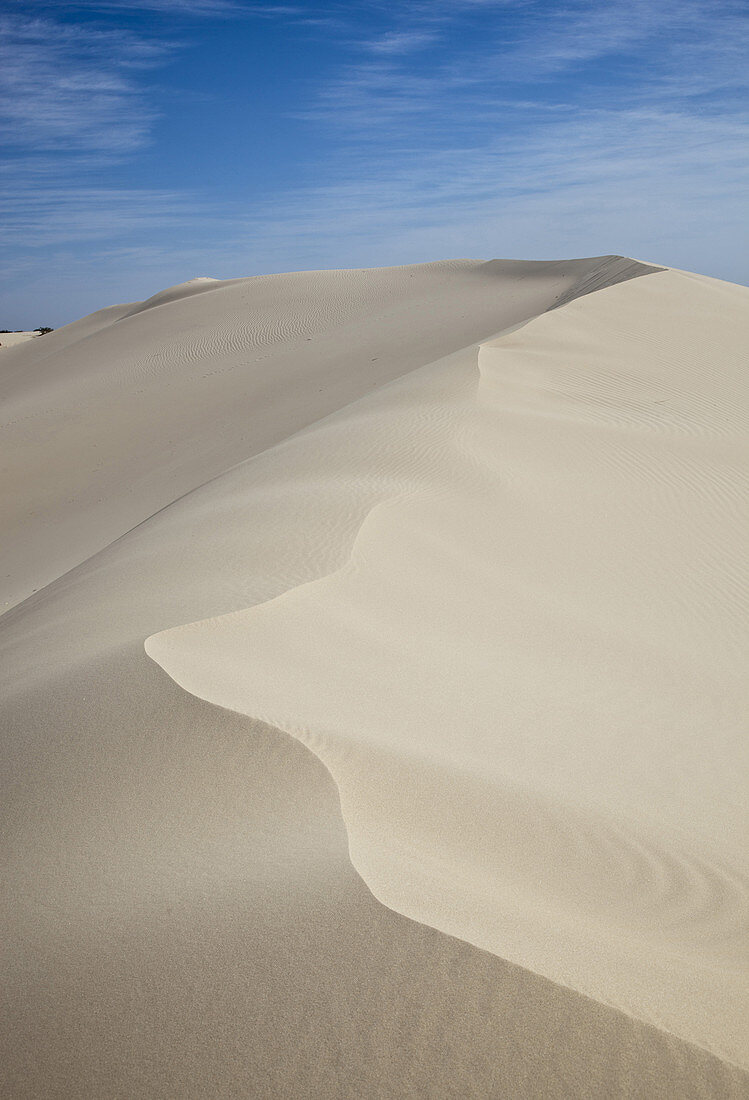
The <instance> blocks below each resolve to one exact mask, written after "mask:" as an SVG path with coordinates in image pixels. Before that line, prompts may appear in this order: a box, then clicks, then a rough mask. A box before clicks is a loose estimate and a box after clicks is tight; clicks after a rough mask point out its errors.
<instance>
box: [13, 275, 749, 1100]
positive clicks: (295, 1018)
mask: <svg viewBox="0 0 749 1100" xmlns="http://www.w3.org/2000/svg"><path fill="white" fill-rule="evenodd" d="M633 276H645V277H633ZM622 280H624V281H622ZM593 292H594V293H593ZM580 295H583V296H582V297H581V296H580ZM747 298H749V292H747V291H746V290H744V289H742V288H738V287H733V286H730V285H727V284H722V283H717V282H715V281H713V280H706V279H702V278H698V277H695V276H691V275H686V274H683V273H678V272H672V271H661V270H658V269H655V268H650V267H647V266H646V265H639V264H635V263H634V262H633V261H622V260H620V259H617V258H615V257H614V258H611V257H606V258H602V259H601V258H599V259H595V260H586V261H572V262H570V263H567V264H559V263H556V264H547V265H545V264H520V263H511V262H494V263H492V264H478V263H475V262H468V261H461V262H458V263H452V264H444V265H440V264H437V265H427V266H423V267H419V268H401V269H386V270H384V271H374V272H354V273H351V272H338V273H316V274H305V275H298V276H297V275H294V276H275V277H272V278H270V279H267V280H266V279H262V280H234V281H231V282H229V283H215V282H213V281H208V280H196V281H194V282H193V283H191V284H185V285H184V286H183V287H178V288H172V289H171V290H169V291H165V292H163V294H161V295H157V296H155V297H154V298H153V299H150V300H148V301H147V302H144V303H139V304H137V305H136V306H132V305H131V306H128V307H115V308H114V309H112V310H109V311H103V312H102V313H101V314H97V315H94V316H93V317H92V318H87V319H84V321H81V322H78V323H77V324H76V325H72V326H68V328H67V329H62V330H59V331H58V332H56V333H53V334H49V335H48V336H47V337H45V339H44V341H34V342H33V344H29V345H26V346H25V347H21V348H18V349H17V350H13V349H10V350H9V351H7V352H6V353H4V356H3V361H2V364H0V371H2V379H3V386H4V392H7V393H8V400H7V403H4V406H3V407H4V410H5V413H4V415H5V418H6V423H9V422H10V421H13V422H14V423H13V425H11V427H12V429H13V430H12V431H10V432H8V433H7V434H6V439H7V441H8V442H7V444H6V447H7V450H6V452H5V454H6V455H7V458H6V461H7V462H8V465H9V466H10V467H11V469H12V470H13V472H14V474H13V479H12V480H11V479H9V480H8V482H6V484H7V486H8V497H7V504H6V503H5V502H4V511H3V521H4V534H5V531H6V530H7V532H8V539H7V541H5V540H4V557H5V561H6V562H7V564H5V563H4V566H5V567H4V569H3V571H2V572H3V576H4V578H5V584H6V588H5V596H4V599H5V600H7V602H8V603H9V604H11V603H14V602H16V603H17V606H15V607H13V608H12V609H11V610H9V611H7V612H6V613H5V615H3V616H2V619H0V647H1V648H2V658H3V668H4V673H5V674H6V675H7V683H6V686H5V687H4V690H3V704H2V729H3V741H4V755H5V769H4V778H3V783H4V792H3V806H4V813H5V824H4V835H5V836H6V837H7V838H8V844H7V846H6V848H7V852H8V856H9V859H8V867H7V878H6V881H7V883H8V889H7V891H6V893H5V906H6V912H7V924H6V927H7V929H8V935H7V936H6V937H5V939H6V945H7V946H9V948H10V950H9V951H8V952H7V967H6V980H5V989H6V990H7V995H6V998H5V1011H6V1022H5V1025H4V1035H5V1038H6V1051H5V1053H6V1057H5V1058H4V1059H3V1062H4V1071H5V1073H6V1074H7V1075H8V1085H7V1088H8V1091H9V1093H10V1094H11V1095H18V1096H42V1095H44V1096H69V1095H81V1096H97V1097H98V1096H124V1095H127V1096H142V1097H147V1096H148V1097H152V1096H165V1097H166V1096H174V1095H185V1096H206V1095H210V1096H237V1095H253V1096H267V1097H277V1096H300V1097H322V1096H325V1097H328V1096H340V1097H354V1096H383V1097H385V1096H387V1097H397V1096H424V1095H429V1096H440V1097H441V1096H445V1097H448V1096H450V1097H452V1096H455V1097H458V1096H461V1097H464V1096H475V1097H483V1096H498V1097H500V1096H502V1097H504V1096H512V1097H541V1096H544V1097H547V1096H548V1097H560V1098H561V1097H570V1096H576V1097H577V1096H581V1097H583V1096H585V1097H600V1096H609V1095H610V1096H627V1097H630V1096H640V1097H643V1098H645V1097H656V1096H658V1097H692V1096H694V1097H698V1096H699V1097H716V1098H717V1097H724V1096H736V1097H739V1096H743V1095H746V1094H747V1089H748V1087H749V1079H748V1078H747V1076H746V1074H745V1073H744V1072H743V1071H742V1068H741V1067H742V1066H746V1062H747V1048H746V1046H745V1043H744V1041H743V1040H744V1036H743V1033H742V1029H741V1012H742V1004H743V1005H744V1011H745V1005H746V1000H745V998H746V988H747V980H746V979H747V970H746V962H745V961H742V958H741V950H742V947H743V948H744V949H745V946H746V923H747V886H746V878H745V877H742V875H745V873H746V865H745V858H744V843H745V838H746V832H745V829H744V828H743V826H744V825H745V822H743V823H742V820H741V815H742V808H743V807H745V804H746V802H745V775H746V771H745V770H744V771H743V773H742V768H741V753H742V749H743V744H742V741H741V733H740V729H739V721H740V714H741V711H740V708H741V703H742V699H741V695H742V678H741V660H742V656H744V655H745V648H744V646H743V641H742V635H741V626H742V618H741V608H740V599H741V596H742V588H741V582H742V565H743V562H742V557H741V541H740V529H739V526H738V524H739V517H740V497H739V492H740V475H741V464H740V451H741V444H742V437H741V433H742V431H744V432H745V428H746V425H745V422H743V423H742V419H741V412H740V410H741V403H740V402H741V393H742V390H741V386H742V385H743V384H744V383H743V381H742V379H741V377H740V354H739V353H740V350H741V346H742V344H741V341H742V335H741V332H740V324H742V323H745V319H746V305H747ZM549 311H550V312H549ZM526 322H527V323H526ZM500 330H504V334H503V335H500V336H499V337H496V338H494V339H492V338H491V337H492V336H493V334H495V333H497V332H499V331H500ZM41 345H43V347H42V346H41ZM316 345H318V346H316ZM42 351H43V352H44V355H42V354H41V353H42ZM256 351H257V352H258V354H257V355H256V354H255V352H256ZM266 354H267V359H263V358H261V356H263V355H266ZM383 360H384V365H383ZM386 383H387V384H386ZM374 391H376V392H374ZM24 418H25V419H24ZM32 460H33V461H32ZM34 463H35V464H36V465H34ZM229 467H231V468H229ZM96 478H100V481H98V482H96V487H95V488H94V487H93V483H94V482H95V481H96ZM100 497H101V499H99V498H100ZM176 498H179V499H176ZM6 518H7V523H6ZM107 544H108V545H107ZM104 547H106V548H104ZM6 575H7V576H6ZM54 578H57V579H54ZM32 588H40V589H42V588H43V590H42V591H39V592H37V593H36V594H35V595H32V596H30V597H28V598H26V599H24V598H23V597H24V595H26V593H27V592H28V591H30V590H31V589H32ZM18 601H22V602H18ZM190 623H191V624H192V625H181V624H190ZM146 639H148V640H147V642H146V646H147V649H148V652H149V654H150V655H151V656H152V657H153V658H154V659H155V660H156V661H158V662H159V664H161V665H162V666H163V667H164V668H165V669H166V670H167V671H168V672H169V673H170V674H171V676H172V677H174V679H176V680H177V681H178V683H179V684H181V685H183V686H184V687H186V688H187V689H188V691H189V692H190V693H191V694H188V693H187V692H184V691H182V690H181V689H180V688H178V687H177V686H176V685H175V684H174V683H173V682H172V680H170V679H169V678H168V677H166V676H165V675H164V674H163V672H162V670H161V669H160V668H158V667H157V666H156V665H155V664H153V663H152V662H150V661H149V660H148V658H147V657H146V655H145V653H144V641H145V640H146ZM196 696H200V697H201V698H196ZM203 699H205V700H208V701H209V702H203V701H202V700H203ZM210 703H218V704H220V706H221V707H223V708H228V709H219V708H218V707H215V706H211V705H210ZM263 723H268V724H263ZM279 727H280V729H285V730H287V731H289V732H291V733H292V734H293V735H294V737H295V738H297V739H298V740H299V741H302V742H303V743H304V744H306V745H307V746H309V747H310V748H312V750H313V752H314V754H315V755H316V756H317V757H319V758H320V760H322V761H323V763H324V764H325V765H326V767H327V769H328V770H329V772H330V774H332V776H333V777H334V779H335V786H334V785H333V783H332V782H331V779H330V776H329V775H328V772H326V771H325V769H324V768H323V767H322V766H321V765H320V763H319V762H318V761H317V760H316V759H315V758H314V756H312V755H311V754H310V753H308V752H307V751H306V750H305V749H304V748H302V747H301V746H300V745H298V744H297V742H295V741H292V740H291V739H289V738H287V737H285V736H284V734H283V733H281V732H280V730H279ZM339 795H340V799H341V810H342V812H343V820H344V821H345V829H344V825H343V822H342V820H341V816H340V810H339V807H338V796H339ZM349 853H350V858H351V860H353V864H354V867H355V868H356V869H357V870H358V871H359V873H360V875H361V876H362V877H361V878H359V877H358V876H357V875H356V874H355V872H354V870H353V868H352V866H351V862H350V861H349ZM742 865H743V868H742ZM362 879H363V881H362ZM365 884H366V885H365ZM367 887H369V888H370V889H371V890H372V891H373V893H374V895H375V896H376V897H377V898H379V899H380V901H383V902H385V905H381V904H380V903H379V902H378V901H376V900H375V898H374V897H373V896H372V894H371V893H370V892H369V891H368V889H367ZM408 918H415V919H408ZM481 949H484V950H481Z"/></svg>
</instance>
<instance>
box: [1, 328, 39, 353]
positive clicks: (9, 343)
mask: <svg viewBox="0 0 749 1100" xmlns="http://www.w3.org/2000/svg"><path fill="white" fill-rule="evenodd" d="M39 335H40V333H39V332H38V330H37V329H34V331H33V332H32V331H31V330H29V331H26V332H21V331H19V332H0V350H2V349H4V348H14V347H16V345H17V344H25V343H26V342H27V341H28V340H34V339H36V338H37V337H38V336H39Z"/></svg>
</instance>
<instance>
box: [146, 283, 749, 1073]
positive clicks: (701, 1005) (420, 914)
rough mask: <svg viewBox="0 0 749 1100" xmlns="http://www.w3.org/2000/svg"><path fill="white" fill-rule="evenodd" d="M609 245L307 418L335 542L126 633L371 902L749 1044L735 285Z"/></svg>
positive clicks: (742, 431) (703, 1040) (696, 1036)
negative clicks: (324, 476) (635, 273)
mask: <svg viewBox="0 0 749 1100" xmlns="http://www.w3.org/2000/svg"><path fill="white" fill-rule="evenodd" d="M623 270H624V269H622V268H621V267H620V268H617V269H616V270H615V271H614V272H613V273H612V272H610V273H609V276H610V277H609V284H610V285H607V286H605V288H604V289H600V290H598V291H597V292H596V293H593V294H591V293H588V294H587V296H585V297H583V298H576V299H575V300H571V299H570V300H566V301H562V302H561V303H560V305H559V306H558V307H557V308H555V309H553V310H552V311H550V312H547V313H544V314H542V315H540V316H539V317H537V318H535V319H534V320H532V321H531V322H529V323H528V324H525V325H524V326H522V327H520V328H517V329H514V330H508V332H506V333H505V334H503V335H500V336H499V337H497V338H496V339H494V340H492V341H489V342H488V343H486V344H484V345H482V347H481V349H480V351H479V354H478V368H479V369H478V376H477V374H476V371H475V358H474V366H473V370H472V371H470V370H468V369H467V367H466V357H465V356H464V357H463V358H462V359H461V358H460V357H458V358H456V359H455V361H454V362H452V363H446V364H440V365H436V366H435V367H433V368H423V369H422V370H421V371H419V372H416V373H415V374H414V375H413V376H411V377H410V378H408V379H403V380H401V381H399V382H397V383H394V384H392V385H391V386H390V387H388V388H387V390H383V391H381V393H380V394H378V395H376V396H375V397H370V398H367V399H366V400H365V401H363V402H360V403H359V404H358V405H357V406H355V407H353V406H352V408H351V409H349V410H344V411H343V412H342V413H340V414H338V415H337V416H336V417H334V418H332V419H331V421H330V422H329V423H327V424H321V425H318V426H317V428H315V429H314V433H315V438H316V439H317V442H318V445H319V447H324V445H325V441H327V445H328V448H329V451H328V453H329V455H330V456H331V463H332V464H333V465H332V467H331V469H335V474H334V477H333V480H332V482H331V483H330V485H329V491H330V498H329V499H326V500H325V503H324V507H325V508H326V509H327V510H328V514H329V516H330V522H329V525H328V528H327V529H328V532H329V535H328V536H320V535H318V536H316V537H317V538H321V537H322V538H323V541H325V539H326V538H329V539H330V540H331V541H332V542H335V541H337V540H340V541H341V542H343V541H344V540H345V539H346V538H350V537H351V530H352V526H353V525H354V524H355V523H358V524H359V526H358V533H357V534H356V538H355V541H354V543H353V546H352V547H351V548H350V554H349V556H348V558H347V560H345V562H343V564H342V566H341V568H340V569H339V570H338V571H337V572H334V573H332V574H330V575H328V576H325V577H323V578H321V579H319V580H314V581H312V582H310V583H305V584H300V586H299V587H297V588H295V589H292V590H290V591H287V592H285V593H284V594H282V595H280V596H278V597H277V598H275V599H272V600H270V601H269V602H268V603H265V604H261V605H259V606H257V607H254V608H249V609H248V610H246V611H241V612H237V613H235V614H232V615H228V616H222V617H220V618H216V619H209V620H206V621H204V622H201V623H194V624H190V625H188V626H183V627H177V628H175V629H173V630H170V631H166V632H164V633H162V634H158V635H154V636H153V637H152V638H149V639H148V641H147V643H146V648H147V652H148V653H149V654H150V655H151V656H152V657H153V658H154V660H156V661H157V662H158V663H159V664H161V665H162V666H163V667H164V668H165V669H166V671H167V672H169V673H170V675H172V676H173V677H174V679H175V680H177V682H178V683H180V684H182V685H183V686H184V687H185V688H187V689H188V690H189V691H191V692H193V693H194V694H196V695H199V696H201V697H202V698H205V699H207V700H209V701H212V702H215V703H218V704H220V705H222V706H225V707H229V708H230V709H234V710H237V711H240V712H243V713H247V714H250V715H252V716H254V717H257V718H261V719H263V720H264V721H267V722H270V723H272V724H275V725H276V726H278V727H280V728H283V729H285V730H287V731H289V732H290V733H292V734H293V735H294V736H296V737H297V738H299V739H300V740H301V741H303V742H304V743H305V744H306V745H308V746H309V747H310V748H311V749H312V751H314V752H315V753H316V754H317V755H319V756H320V758H321V759H322V760H323V761H324V762H325V763H326V765H327V766H328V768H329V769H330V771H331V773H332V774H333V776H334V778H335V779H336V782H337V784H338V787H339V790H340V794H341V804H342V809H343V814H344V818H345V820H346V824H347V828H348V830H349V838H350V846H351V855H352V859H353V861H354V863H355V866H356V867H357V869H358V870H359V871H360V873H361V874H362V876H363V877H364V879H365V881H366V882H367V883H368V885H369V886H370V888H371V889H372V891H373V892H374V894H375V895H376V896H377V897H378V898H379V899H380V900H382V901H383V902H384V903H385V904H387V905H389V906H391V907H392V908H394V909H397V910H398V911H400V912H402V913H405V914H406V915H408V916H410V917H413V918H415V919H418V920H421V921H423V922H425V923H429V924H432V925H434V926H435V927H437V928H440V929H441V930H443V931H446V932H448V933H450V934H452V935H455V936H459V937H462V938H463V939H465V940H468V941H469V942H471V943H474V944H476V945H478V946H480V947H482V948H485V949H487V950H490V951H493V952H495V953H497V954H499V955H501V956H503V957H506V958H508V959H510V960H511V961H513V962H517V963H520V964H521V965H523V966H526V967H528V968H530V969H532V970H535V971H537V972H539V973H542V974H544V975H546V976H547V977H549V978H551V979H553V980H555V981H558V982H560V983H563V984H565V985H568V986H571V987H573V988H575V989H578V990H580V991H582V992H584V993H586V994H587V995H589V996H591V997H594V998H597V999H599V1000H601V1001H604V1002H606V1003H608V1004H612V1005H614V1006H616V1007H618V1008H621V1009H623V1010H624V1011H627V1012H629V1013H631V1014H632V1015H635V1016H638V1017H639V1018H642V1019H645V1020H647V1021H648V1022H650V1023H654V1024H656V1025H657V1026H659V1027H662V1028H664V1029H666V1030H668V1031H670V1032H673V1033H674V1034H676V1035H679V1036H681V1037H682V1038H684V1039H687V1040H689V1041H691V1042H693V1043H696V1044H698V1045H700V1046H703V1047H705V1048H707V1049H709V1050H711V1051H713V1052H714V1053H717V1054H719V1055H720V1056H721V1057H723V1058H725V1059H726V1060H728V1061H731V1062H735V1063H736V1064H739V1065H743V1066H747V1065H749V1045H747V1037H746V1031H745V1027H744V1024H743V1021H744V1020H745V1019H746V1017H747V1014H748V1013H749V959H747V945H748V944H749V875H748V874H747V866H746V859H745V851H746V837H747V821H746V804H747V798H746V775H747V774H749V761H746V763H744V761H745V758H746V744H747V739H746V737H745V733H744V717H745V715H746V712H747V702H748V701H749V700H747V692H746V687H745V680H746V677H745V665H746V656H747V648H748V646H747V637H746V620H747V616H746V611H747V610H749V608H747V599H746V594H747V590H748V588H749V585H748V584H747V568H746V555H745V553H743V548H744V547H745V545H746V535H747V530H746V525H745V510H744V508H743V507H742V506H743V502H744V500H745V492H746V487H747V486H746V477H745V472H746V469H747V465H746V458H747V455H746V438H747V432H746V429H747V423H746V414H745V412H744V411H743V410H744V406H742V404H741V402H740V400H739V399H738V395H739V394H740V393H741V392H742V390H741V386H742V385H745V378H744V364H743V349H744V347H745V341H746V333H745V332H743V333H742V330H741V326H742V325H745V319H746V317H747V315H749V311H748V310H747V305H749V292H747V291H746V290H744V289H743V288H739V287H728V286H727V285H726V284H720V283H717V282H715V281H714V280H709V279H701V278H697V277H694V276H690V275H686V274H683V273H678V272H673V271H665V272H660V273H657V274H654V275H652V276H649V277H648V278H645V279H634V280H631V281H628V282H621V283H619V285H614V284H616V283H617V282H618V280H617V279H616V278H614V275H615V274H617V273H619V274H621V273H622V271H623ZM622 277H623V278H625V277H626V275H622ZM596 278H597V276H596V273H595V272H593V273H591V275H590V278H589V281H590V286H589V288H588V289H589V290H590V289H595V288H596V286H597V285H598V284H597V283H596ZM604 282H605V280H604ZM292 328H293V325H292ZM294 331H295V332H296V331H301V330H294ZM404 441H405V442H404ZM334 484H335V485H339V486H340V488H339V489H338V490H336V491H335V492H334V491H333V488H332V486H333V485H334ZM334 498H335V499H334ZM336 501H337V503H336ZM322 506H323V505H322V504H321V507H322ZM357 514H358V515H359V516H361V520H360V521H358V520H356V516H357ZM290 537H291V533H290ZM328 551H329V547H328ZM310 552H311V553H312V554H314V553H315V552H316V551H315V547H314V546H311V549H310ZM322 556H324V555H323V554H322V553H321V557H322Z"/></svg>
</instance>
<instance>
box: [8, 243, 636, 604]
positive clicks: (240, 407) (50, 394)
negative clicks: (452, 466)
mask: <svg viewBox="0 0 749 1100" xmlns="http://www.w3.org/2000/svg"><path fill="white" fill-rule="evenodd" d="M643 270H645V268H644V267H643V265H641V264H637V263H636V262H634V261H631V260H622V259H621V258H619V257H596V258H593V259H588V260H571V261H559V262H556V263H550V264H538V263H523V262H519V261H511V260H510V261H491V262H489V263H484V262H481V261H478V260H452V261H445V262H443V263H433V264H419V265H412V266H407V267H396V268H376V269H371V270H360V271H313V272H302V273H299V274H291V275H270V276H266V277H262V278H252V279H233V280H228V281H225V282H219V281H217V280H215V279H208V278H205V277H201V278H199V279H195V280H191V281H190V282H189V283H185V284H183V285H182V286H178V287H172V288H170V289H169V290H166V291H162V293H160V294H156V295H154V297H152V298H149V299H148V300H147V301H145V302H138V303H135V304H132V303H131V304H130V305H126V306H114V307H112V308H110V309H106V310H102V311H100V312H99V313H94V314H92V315H91V316H90V317H86V318H83V320H81V321H77V322H75V324H72V325H67V326H66V327H65V328H61V329H57V330H56V331H55V332H52V333H48V334H47V335H46V336H45V337H44V339H43V340H34V341H32V342H30V343H28V344H25V345H23V346H22V347H18V348H9V349H8V351H7V354H5V355H3V362H2V374H1V376H0V434H1V435H2V439H3V447H2V455H3V474H4V476H3V481H2V485H0V514H1V515H2V517H3V565H4V568H3V570H2V574H0V608H7V607H11V606H13V605H14V604H16V603H18V602H19V601H20V600H22V599H24V598H25V597H26V596H28V595H30V594H31V593H32V592H35V591H37V590H39V589H41V588H42V587H44V585H46V584H49V582H50V581H52V580H54V579H55V578H56V577H58V576H60V575H61V574H62V573H64V572H66V571H67V570H68V569H71V568H72V567H73V566H74V565H77V564H78V563H79V562H81V561H84V560H85V559H86V558H87V557H89V556H90V555H91V554H92V553H94V552H95V551H97V550H100V549H102V548H103V547H105V546H107V545H108V544H109V543H110V542H111V541H112V539H114V538H117V537H119V536H120V535H123V534H124V533H125V532H126V531H128V530H130V529H131V528H132V527H134V526H135V525H136V524H138V523H142V522H143V520H145V519H147V518H148V517H149V516H150V515H153V514H154V513H155V512H157V511H158V510H159V509H160V508H163V507H165V506H166V505H168V504H171V502H172V501H173V500H175V499H176V498H177V497H178V496H181V495H182V494H183V493H186V492H190V491H191V490H192V489H194V488H195V486H196V485H200V484H202V482H204V481H205V480H207V479H208V478H210V477H214V476H216V475H217V474H220V473H222V472H223V471H224V470H226V469H227V468H228V467H229V466H231V465H233V464H235V463H237V462H241V461H243V460H245V459H247V458H248V457H250V456H251V455H253V454H257V453H259V452H260V451H262V450H264V449H265V448H266V447H268V446H270V445H271V444H273V443H276V442H278V441H280V440H282V439H285V438H286V437H287V436H288V435H290V434H291V433H293V432H295V431H297V430H299V429H300V428H302V427H304V426H305V425H307V424H311V423H313V422H314V421H316V420H319V419H320V417H322V416H325V415H327V414H328V413H330V412H333V411H334V410H336V409H339V408H341V406H342V405H345V404H347V403H348V402H350V401H353V400H355V399H356V398H358V397H360V396H362V395H363V394H365V393H368V392H369V391H370V390H373V389H375V388H376V387H378V386H380V385H382V383H383V382H387V381H389V380H390V379H392V378H395V377H397V376H399V375H402V374H405V373H406V372H407V371H410V370H413V369H414V368H415V367H419V366H422V365H423V364H424V363H428V362H431V361H432V360H434V359H437V358H440V357H441V356H443V355H446V354H448V353H449V352H451V351H455V350H457V349H458V348H462V347H465V346H466V345H467V344H471V343H473V342H474V341H475V340H479V339H481V338H483V337H486V336H489V335H491V334H492V333H494V332H496V331H497V330H498V329H499V328H501V327H503V326H504V325H505V324H511V323H514V322H516V321H518V320H521V319H524V318H526V317H529V316H532V315H533V314H535V313H538V312H539V311H541V310H543V309H546V308H548V307H549V306H550V305H553V304H555V302H556V301H558V300H561V299H562V298H563V297H564V296H569V295H570V294H573V295H574V294H575V293H585V292H586V291H588V290H590V289H592V288H594V287H595V286H596V285H597V284H598V283H599V282H601V281H604V282H608V281H611V280H612V279H614V280H616V279H622V278H630V277H631V276H632V275H633V274H636V273H637V272H638V271H640V272H641V271H643Z"/></svg>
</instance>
